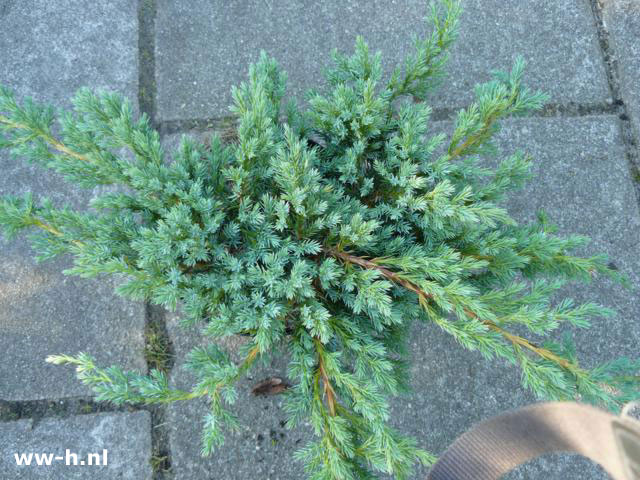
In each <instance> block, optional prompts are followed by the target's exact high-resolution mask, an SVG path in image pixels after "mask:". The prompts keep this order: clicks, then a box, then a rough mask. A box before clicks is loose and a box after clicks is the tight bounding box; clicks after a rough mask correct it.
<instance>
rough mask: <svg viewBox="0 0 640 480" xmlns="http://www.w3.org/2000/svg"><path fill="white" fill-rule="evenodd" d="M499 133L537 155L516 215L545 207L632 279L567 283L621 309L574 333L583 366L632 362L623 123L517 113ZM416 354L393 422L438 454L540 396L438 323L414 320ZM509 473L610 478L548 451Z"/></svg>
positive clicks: (636, 225) (633, 293)
mask: <svg viewBox="0 0 640 480" xmlns="http://www.w3.org/2000/svg"><path fill="white" fill-rule="evenodd" d="M439 128H442V126H440V127H439ZM500 135H501V138H502V141H501V144H502V145H503V148H504V152H505V153H509V152H512V151H514V150H515V149H522V150H524V151H528V152H530V153H531V154H532V155H533V158H534V159H535V168H534V174H535V178H534V179H533V180H532V181H531V182H530V184H529V185H528V186H527V187H525V189H524V191H523V192H522V194H519V195H515V196H514V197H513V198H512V199H511V200H510V201H509V202H508V207H509V211H510V212H511V213H512V215H513V216H514V218H516V219H517V220H518V221H521V222H525V221H528V220H533V218H534V216H535V212H536V211H537V210H538V209H544V210H545V211H546V212H547V213H548V214H549V216H550V218H551V220H552V221H553V222H554V223H556V224H557V225H558V227H559V232H561V233H567V234H568V233H572V232H574V233H581V234H586V235H588V236H590V237H591V238H592V243H591V244H590V245H589V247H588V248H586V251H584V252H582V253H584V254H589V253H591V254H594V253H601V252H605V253H607V254H608V255H609V257H610V260H611V261H612V262H613V263H614V264H615V266H616V267H617V268H619V270H620V271H622V272H624V273H625V274H627V275H628V276H629V277H630V280H631V283H632V285H633V287H632V289H630V290H624V289H621V288H620V287H618V286H617V285H614V284H612V283H611V282H609V281H606V280H602V279H601V280H595V281H594V282H593V283H592V284H590V285H582V284H576V285H571V286H570V287H567V288H565V290H564V294H565V295H566V296H570V297H572V298H574V299H576V301H587V300H589V301H596V302H600V303H602V304H604V305H607V306H609V307H612V308H614V309H615V310H616V311H617V315H616V316H615V317H614V318H611V319H609V320H598V321H595V322H594V325H593V327H592V328H590V329H588V330H583V331H575V330H574V331H575V333H576V334H575V336H574V338H575V340H576V343H577V346H578V355H579V358H580V359H581V362H582V364H583V365H584V366H586V367H593V366H595V365H597V364H599V363H601V362H604V361H606V360H608V359H612V358H615V357H618V356H630V357H634V358H636V357H637V355H638V347H637V346H638V345H639V344H640V324H638V322H637V319H638V316H639V314H640V305H639V304H638V302H637V298H639V294H640V276H639V275H638V271H639V267H640V260H639V256H638V250H639V248H638V247H639V243H640V215H639V213H638V207H637V203H636V199H635V195H634V191H633V184H632V182H631V179H630V176H629V173H628V168H627V164H626V159H625V155H624V147H623V144H622V138H621V133H620V129H619V124H618V121H617V119H616V118H615V117H611V116H600V117H584V118H572V119H559V118H554V119H549V118H546V119H520V120H516V121H511V122H509V123H508V124H507V125H506V126H505V128H504V130H503V132H502V133H501V134H500ZM412 356H413V360H412V361H413V367H412V368H413V369H412V373H413V380H414V388H415V393H413V394H412V396H411V397H409V398H406V399H397V400H396V401H394V402H393V405H394V412H395V416H394V421H395V423H396V424H397V425H398V426H399V428H401V429H402V430H404V431H406V432H407V433H411V434H413V435H414V436H415V437H417V438H419V439H421V441H422V443H423V445H424V446H425V448H428V449H430V450H431V451H433V452H435V453H436V454H440V453H441V452H442V451H443V450H444V449H445V448H446V447H447V446H448V445H449V444H451V442H452V441H453V440H454V439H455V438H456V437H457V436H459V435H460V434H462V433H463V432H465V431H466V430H468V429H469V428H470V427H471V426H472V425H473V424H474V423H477V422H479V421H481V420H483V419H486V418H489V417H492V416H494V415H497V414H499V413H501V412H503V411H505V410H508V409H512V408H517V407H519V406H523V405H526V404H529V403H532V402H534V401H536V399H535V398H534V397H533V396H532V395H531V394H530V393H528V392H526V391H525V390H524V389H523V388H522V387H521V386H520V372H519V371H518V370H517V369H515V368H513V367H511V366H509V365H506V364H503V363H502V362H486V361H484V360H483V359H482V358H481V357H480V355H478V354H474V353H472V352H467V351H465V350H464V349H462V348H461V347H460V346H459V345H457V344H456V343H455V342H454V341H453V340H452V339H451V338H449V337H448V336H447V335H446V334H444V333H443V332H441V331H439V329H437V328H436V327H434V326H432V325H425V326H420V325H416V326H415V328H414V335H413V344H412ZM420 473H421V474H423V473H424V474H426V472H420ZM415 478H422V477H421V476H419V475H418V476H416V477H415ZM505 478H508V479H510V480H516V479H518V480H520V479H529V478H548V479H554V480H555V479H558V480H560V479H562V480H574V479H575V480H578V479H581V480H585V479H589V480H591V479H594V480H595V479H598V480H600V479H602V480H604V479H606V478H608V477H607V476H606V475H605V474H604V473H603V472H602V470H601V469H600V467H597V466H596V465H595V464H593V463H592V462H590V461H588V460H586V459H584V458H582V457H578V456H573V455H571V456H569V455H552V456H546V457H542V458H540V459H538V460H536V461H533V462H530V463H529V464H527V465H525V466H523V467H520V468H518V469H517V470H516V471H515V472H512V473H510V474H509V475H508V476H506V477H505Z"/></svg>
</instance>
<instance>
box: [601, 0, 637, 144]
mask: <svg viewBox="0 0 640 480" xmlns="http://www.w3.org/2000/svg"><path fill="white" fill-rule="evenodd" d="M602 7H603V20H604V24H605V28H606V29H607V30H608V32H609V40H610V47H611V48H612V50H613V55H614V57H615V58H616V59H617V60H618V73H619V75H620V90H621V94H622V97H623V100H624V102H625V103H626V104H627V107H628V108H629V110H630V112H631V117H632V121H633V124H634V127H635V129H636V135H640V3H638V2H637V1H636V0H612V1H607V2H603V5H602Z"/></svg>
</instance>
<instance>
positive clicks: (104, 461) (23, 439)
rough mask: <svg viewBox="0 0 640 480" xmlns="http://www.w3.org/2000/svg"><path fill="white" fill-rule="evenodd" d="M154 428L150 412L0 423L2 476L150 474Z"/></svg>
mask: <svg viewBox="0 0 640 480" xmlns="http://www.w3.org/2000/svg"><path fill="white" fill-rule="evenodd" d="M150 429H151V425H150V419H149V413H148V412H134V413H99V414H92V415H76V416H73V417H69V418H45V419H42V420H40V421H38V422H35V421H34V420H18V421H14V422H6V423H0V471H1V473H0V478H3V479H7V480H8V479H13V480H36V479H38V480H45V479H46V480H58V479H61V478H64V479H69V480H72V479H86V478H100V479H101V480H110V479H121V480H125V479H126V480H150V479H151V478H152V471H151V464H150V460H151V436H150V434H149V432H150ZM104 451H106V455H105V453H104ZM95 454H97V456H96V455H95ZM15 455H18V459H19V460H20V461H21V463H22V464H21V465H18V463H17V460H16V458H15ZM43 455H44V457H43ZM74 455H75V456H74ZM37 456H39V457H37ZM38 459H40V462H41V463H42V464H41V465H38V464H37V461H38ZM47 461H49V462H50V464H49V465H47V464H46V463H45V462H47ZM27 462H30V464H27ZM76 462H77V463H76ZM89 462H91V464H90V463H89Z"/></svg>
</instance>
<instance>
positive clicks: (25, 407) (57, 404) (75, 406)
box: [0, 396, 146, 425]
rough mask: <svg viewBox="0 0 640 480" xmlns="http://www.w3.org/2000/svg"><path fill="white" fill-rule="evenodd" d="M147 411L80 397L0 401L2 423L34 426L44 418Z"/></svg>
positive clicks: (141, 408)
mask: <svg viewBox="0 0 640 480" xmlns="http://www.w3.org/2000/svg"><path fill="white" fill-rule="evenodd" d="M140 410H146V408H143V407H138V406H131V405H121V406H120V405H114V404H112V403H99V402H95V401H94V400H93V398H92V397H85V396H78V397H66V398H60V399H44V400H0V422H12V421H16V420H33V422H34V425H35V424H37V423H38V422H39V421H40V420H41V419H43V418H51V417H54V418H68V417H71V416H75V415H89V414H93V413H107V412H108V413H119V412H120V413H122V412H136V411H140Z"/></svg>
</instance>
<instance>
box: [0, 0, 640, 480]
mask: <svg viewBox="0 0 640 480" xmlns="http://www.w3.org/2000/svg"><path fill="white" fill-rule="evenodd" d="M464 6H465V14H464V17H463V20H462V34H461V36H460V40H459V42H458V44H457V46H456V48H455V49H454V51H453V54H452V59H451V66H450V70H451V73H452V78H451V81H450V82H448V83H446V84H445V85H444V87H443V88H442V89H441V90H440V92H439V93H437V94H436V95H435V96H434V97H433V99H432V102H431V103H432V104H433V106H434V109H435V115H434V116H435V118H437V119H438V120H440V122H439V123H438V124H436V125H434V129H435V130H444V131H446V130H447V129H449V128H450V125H451V124H450V122H449V120H451V119H452V118H453V115H454V114H455V111H456V109H457V108H459V107H462V106H464V105H465V104H466V102H467V101H468V100H469V98H470V92H471V89H472V87H473V85H474V84H475V83H477V82H481V81H484V80H485V79H486V78H487V77H488V72H489V71H490V70H492V69H495V68H508V67H509V65H510V64H511V62H512V60H513V59H514V58H515V56H516V55H518V54H522V55H523V56H524V57H525V59H526V60H527V61H528V63H529V69H528V76H527V78H528V80H529V84H530V85H532V86H533V87H536V88H541V89H544V90H546V91H548V92H549V93H550V94H551V96H552V100H551V105H550V106H549V107H548V108H547V109H546V110H545V111H544V112H543V113H542V114H539V115H537V116H535V117H531V118H526V119H520V120H517V121H510V122H507V123H506V124H505V128H504V131H503V132H502V134H501V135H502V136H501V138H502V140H501V142H502V148H503V150H504V151H505V152H510V151H512V150H513V149H516V148H519V149H524V150H527V151H529V152H530V153H531V154H532V155H533V156H534V158H535V160H536V174H537V177H536V179H535V180H534V181H533V182H532V183H531V184H530V185H529V186H528V187H527V188H526V190H525V191H524V194H522V195H520V196H518V197H517V198H516V199H514V200H512V202H511V203H510V205H509V206H510V209H511V211H512V213H513V215H514V216H516V217H517V218H519V219H522V220H526V219H528V218H531V217H532V215H534V214H535V212H536V211H537V210H538V209H540V208H544V209H545V210H546V211H547V212H548V213H549V214H550V215H551V217H552V218H553V220H554V221H555V222H556V223H557V224H558V225H559V228H560V230H561V231H562V232H579V233H584V234H587V235H589V236H591V237H592V238H593V242H592V244H591V245H590V246H589V247H588V248H587V249H586V251H585V253H589V252H606V253H608V254H609V256H610V259H611V262H612V264H613V265H614V266H615V267H616V268H618V269H619V270H621V271H622V272H624V273H626V274H627V275H628V276H629V277H630V279H631V283H632V288H631V289H630V290H621V289H619V288H617V287H616V286H614V285H611V284H609V283H607V282H606V281H595V282H594V283H593V284H592V285H589V286H579V287H573V288H568V289H567V290H566V292H565V293H566V294H567V295H569V296H572V297H574V298H576V299H577V300H584V299H591V300H595V301H600V302H602V303H605V304H606V305H609V306H611V307H613V308H615V309H616V310H617V311H618V315H617V316H616V317H615V318H613V319H611V320H609V321H608V322H606V323H601V324H598V325H596V326H594V328H592V329H590V330H588V331H584V332H580V333H579V338H578V345H580V352H579V353H580V354H581V356H582V358H583V359H584V362H585V363H586V364H587V365H595V364H596V363H599V362H601V361H604V360H606V359H609V358H612V357H613V356H617V355H634V354H635V355H637V354H638V350H639V349H638V345H640V323H639V321H638V319H639V318H640V303H639V302H638V301H637V299H638V298H640V276H639V274H638V272H640V255H639V254H640V248H639V243H640V213H639V210H638V192H639V186H640V183H639V182H640V170H638V162H637V161H638V139H639V133H640V81H639V80H638V79H639V78H640V60H639V59H640V1H638V0H601V4H600V3H599V1H598V0H565V1H564V2H538V1H534V0H523V1H520V2H510V1H506V0H466V1H465V2H464ZM426 11H427V9H426V2H425V1H424V0H404V1H401V0H388V1H387V0H384V1H383V0H373V1H355V0H347V1H344V0H343V1H334V0H330V1H325V2H320V3H318V2H311V1H307V0H301V1H296V2H293V1H280V0H250V1H249V0H247V1H241V2H224V1H217V0H216V1H204V0H194V1H193V2H180V1H177V0H140V2H134V1H131V0H112V1H109V2H107V1H98V2H91V3H87V2H83V1H81V0H60V1H58V2H55V4H54V3H53V2H45V1H42V0H37V1H36V0H25V1H17V0H15V1H14V0H8V1H7V0H4V1H2V2H0V32H2V33H0V56H1V58H2V62H0V83H2V84H6V85H9V86H10V87H12V88H13V89H14V90H15V91H16V92H17V94H18V96H24V95H31V96H33V97H35V98H36V99H39V100H46V101H50V102H53V103H54V104H56V105H58V106H61V107H65V106H68V105H69V98H70V96H71V95H72V94H73V93H74V91H75V90H76V89H77V88H79V87H81V86H84V85H88V86H92V87H105V88H109V89H114V90H118V91H121V92H123V93H125V94H126V95H127V96H129V98H131V99H132V100H133V102H134V104H135V106H136V108H137V109H138V110H139V111H145V112H147V113H148V114H150V115H151V117H152V119H153V121H154V123H155V125H156V126H157V127H158V128H159V129H160V131H161V132H163V134H164V136H165V142H166V144H167V145H168V146H170V145H172V144H175V143H176V142H177V139H178V137H179V135H180V134H182V133H188V134H193V135H196V136H198V135H201V134H202V132H203V131H205V130H207V129H208V128H210V126H211V125H216V124H217V123H218V121H219V120H220V119H223V118H224V117H225V116H227V115H228V110H227V105H228V103H229V99H230V93H229V92H230V87H231V86H232V85H234V84H237V83H238V82H239V81H241V80H242V79H243V78H244V74H245V72H246V69H247V65H248V63H249V62H251V61H252V60H254V59H255V58H256V57H257V55H258V53H259V50H260V49H265V50H267V51H268V52H269V53H271V54H273V55H275V56H276V57H277V58H278V60H279V61H280V63H281V64H282V65H283V66H284V67H285V68H286V69H287V70H288V72H289V79H290V92H291V95H292V96H297V97H298V98H303V97H302V95H303V93H304V92H305V90H306V89H307V88H308V87H310V86H312V85H314V84H315V82H316V81H318V78H319V76H320V74H321V72H322V70H323V68H324V66H325V65H326V61H327V53H328V52H329V51H330V50H331V49H332V48H339V49H341V50H343V51H349V50H350V49H351V48H352V45H353V41H354V38H355V35H357V34H363V35H364V36H365V38H366V39H367V40H369V42H370V45H371V47H372V49H373V50H381V51H382V53H383V57H384V59H385V68H386V69H387V71H388V70H389V69H391V68H392V67H393V65H394V64H395V62H396V61H398V59H399V58H401V56H402V55H403V54H404V53H406V52H407V51H408V50H409V49H410V47H411V35H412V34H418V35H420V34H423V33H424V32H425V31H426V28H425V24H424V23H423V22H422V20H421V18H422V17H423V16H424V14H425V13H426ZM0 162H1V165H2V167H1V171H2V175H1V176H0V193H2V194H6V193H11V194H14V193H20V192H23V191H26V190H31V191H33V192H34V193H35V194H37V195H42V196H48V197H49V198H51V199H52V200H53V201H55V202H58V203H68V204H71V205H73V206H76V207H83V206H84V205H86V202H87V200H88V199H90V198H91V197H92V196H93V195H95V194H96V193H97V192H91V191H80V190H78V189H76V188H74V187H72V186H69V185H66V184H64V183H63V182H62V181H61V180H60V179H59V178H57V177H56V176H54V175H51V174H50V173H49V172H46V173H45V172H43V171H42V170H39V169H37V168H35V167H33V166H29V165H24V164H23V163H22V162H19V161H15V160H13V159H11V158H9V157H8V156H7V155H5V154H4V153H3V154H0ZM0 257H1V259H0V262H1V264H2V266H3V268H2V270H1V271H0V329H1V331H2V335H0V351H1V352H2V353H1V354H0V359H1V360H2V361H1V362H0V455H1V456H0V479H1V480H4V479H5V478H6V479H9V478H11V479H13V478H20V479H36V478H38V479H39V478H51V479H53V478H56V479H58V478H96V479H103V478H104V479H108V478H132V479H133V478H135V479H147V478H154V479H155V480H158V479H163V478H164V479H176V480H196V479H197V480H200V479H218V478H224V479H230V480H235V479H238V480H239V479H243V480H244V479H246V478H261V479H272V480H273V479H282V480H285V479H286V480H293V479H298V478H301V475H300V471H301V469H300V466H299V465H298V464H296V463H295V462H293V461H292V460H291V453H292V451H293V450H295V449H296V448H297V447H298V446H299V445H302V444H304V443H305V441H306V440H307V438H308V437H309V432H308V430H307V429H305V428H300V429H298V430H296V431H288V430H285V429H284V428H283V427H282V424H281V422H282V421H283V420H284V419H285V416H284V413H283V412H282V410H281V403H280V399H279V398H278V397H269V398H258V399H256V398H253V397H251V396H250V395H249V390H250V388H251V385H252V384H253V383H255V382H256V381H258V380H261V379H263V378H264V377H267V376H274V375H275V376H284V374H285V365H286V362H285V359H280V360H274V361H273V362H267V363H266V364H265V365H261V366H260V367H259V368H257V369H256V370H254V371H253V372H252V374H251V376H250V378H248V379H247V380H246V381H245V382H244V383H242V385H241V389H240V392H241V397H240V399H239V401H238V411H240V412H242V414H241V419H242V420H243V423H244V425H246V427H245V428H244V430H243V431H242V432H241V433H240V434H239V435H237V436H235V437H229V438H228V440H227V446H228V448H227V449H226V450H224V451H221V452H220V453H218V454H216V455H214V456H212V457H210V458H207V459H203V458H201V457H200V456H199V441H200V439H199V435H200V433H199V423H200V421H201V418H202V414H203V412H204V411H206V405H203V404H198V403H192V404H181V405H175V406H171V407H170V408H168V409H166V410H161V409H160V410H157V409H149V410H145V409H143V408H135V409H127V410H125V409H115V408H113V407H108V406H104V405H97V404H95V403H93V402H92V401H91V399H90V397H89V396H88V392H87V391H86V390H85V389H83V388H82V387H81V386H80V385H79V384H78V383H77V382H76V381H75V379H74V377H73V374H72V372H71V371H69V370H67V369H63V368H55V367H51V366H49V365H47V364H45V363H44V357H45V356H46V355H48V354H51V353H62V352H69V353H74V352H77V351H89V352H92V353H93V354H95V356H96V357H98V359H99V360H100V361H101V362H103V363H107V364H111V363H117V364H120V365H124V366H125V367H127V368H138V369H145V368H146V359H145V353H144V352H145V348H144V347H145V341H146V342H149V341H150V335H149V332H150V331H152V330H157V331H159V332H160V333H161V334H163V333H164V334H167V335H168V338H169V339H170V340H171V341H172V343H173V349H174V353H175V358H176V360H175V362H174V365H173V369H172V372H171V381H172V383H174V384H176V385H181V384H184V383H185V382H188V381H189V379H188V377H185V375H184V374H183V372H181V365H182V363H183V356H184V353H185V352H186V351H188V349H189V347H190V346H191V345H194V344H195V343H197V342H198V335H197V331H192V332H185V331H184V330H182V329H181V328H179V327H178V317H177V316H176V315H175V314H163V313H162V312H158V311H156V310H154V309H150V308H148V307H146V306H145V305H143V304H136V303H134V302H125V301H123V300H121V299H119V298H118V297H116V296H115V295H113V294H112V293H111V292H112V289H113V283H111V282H104V281H100V282H91V281H87V280H83V279H76V278H70V277H65V276H63V275H62V274H60V271H61V270H62V269H63V268H65V266H67V265H68V264H69V260H68V259H61V260H59V261H56V262H53V263H46V264H42V265H36V264H35V263H34V262H33V261H32V259H31V252H30V250H29V247H28V246H26V245H25V242H24V241H22V239H20V240H19V241H13V242H11V243H8V244H7V243H5V244H3V245H2V247H1V248H0ZM151 327H155V328H151ZM228 346H229V348H230V349H231V350H232V351H233V349H234V348H236V347H237V345H236V344H233V343H232V344H229V345H228ZM411 349H412V356H413V360H414V362H413V368H412V372H413V382H414V386H415V393H414V394H412V395H410V396H407V397H404V398H399V399H396V400H394V402H393V422H394V424H396V425H397V426H398V427H399V428H400V429H402V430H403V431H405V432H408V433H411V434H413V435H415V436H416V437H417V438H418V439H419V440H420V442H421V443H422V444H423V445H424V446H425V447H426V448H428V449H430V450H432V451H434V452H435V453H439V452H441V451H442V450H443V449H444V448H445V447H446V446H447V445H448V444H449V443H450V442H451V441H452V440H453V439H454V438H455V437H456V436H457V435H459V434H461V433H462V432H464V431H465V430H467V429H468V428H469V427H470V426H471V425H472V424H473V423H474V422H477V421H479V420H481V419H483V418H486V417H488V416H491V415H494V414H497V413H499V412H501V411H503V410H505V409H507V408H512V407H516V406H520V405H524V404H526V403H529V402H532V401H534V399H533V398H532V397H531V396H530V395H528V394H527V393H526V392H524V391H523V390H522V388H521V387H520V386H519V375H518V372H517V371H515V370H513V369H512V368H509V367H507V366H505V365H502V364H498V363H496V364H488V363H486V362H484V361H482V360H481V359H480V358H478V356H477V355H474V354H472V353H468V352H465V351H463V350H461V349H460V348H459V347H458V346H457V345H456V344H455V343H454V342H453V341H451V339H449V338H448V337H446V336H445V335H444V334H442V333H441V332H440V331H438V330H437V329H435V328H432V327H430V326H416V328H415V334H414V336H413V342H412V346H411ZM65 448H68V449H70V450H71V451H72V452H75V453H78V454H79V457H82V456H86V454H87V453H92V452H98V451H101V450H102V449H103V448H106V449H108V450H109V464H108V467H106V468H103V467H93V466H92V467H88V466H85V467H81V466H78V467H66V466H63V465H58V464H56V465H54V466H52V467H20V468H18V467H16V465H15V460H14V459H13V453H17V452H24V453H28V452H30V451H32V452H34V453H36V452H43V453H48V452H50V453H54V454H56V455H64V449H65ZM425 473H426V472H425V471H420V472H417V473H416V476H415V478H423V477H424V475H425ZM508 478H509V479H512V480H515V479H530V478H531V479H535V478H548V479H567V480H573V479H576V480H577V479H589V480H593V479H604V478H607V477H606V475H605V474H604V473H603V472H602V471H601V470H600V469H599V468H598V467H596V466H595V465H593V464H591V463H590V462H588V461H586V460H584V459H581V458H579V457H572V456H567V455H557V456H552V457H545V458H542V459H539V460H537V461H535V462H532V463H530V464H528V465H526V466H524V467H521V468H520V469H518V470H517V471H515V472H512V473H511V474H510V475H509V476H508Z"/></svg>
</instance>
